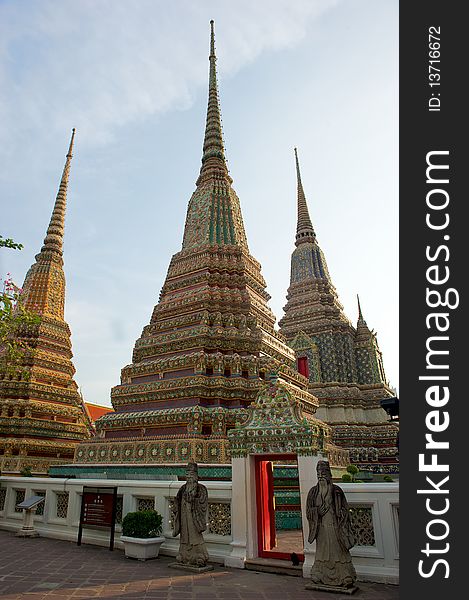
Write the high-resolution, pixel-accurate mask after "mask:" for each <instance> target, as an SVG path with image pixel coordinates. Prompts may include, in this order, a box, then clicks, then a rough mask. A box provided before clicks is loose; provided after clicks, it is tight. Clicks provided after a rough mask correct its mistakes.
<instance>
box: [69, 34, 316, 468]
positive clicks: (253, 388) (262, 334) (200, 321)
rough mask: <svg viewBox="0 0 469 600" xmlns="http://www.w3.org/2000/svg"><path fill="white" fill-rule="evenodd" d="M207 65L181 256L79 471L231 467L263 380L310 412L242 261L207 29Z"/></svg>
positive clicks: (256, 269) (246, 259)
mask: <svg viewBox="0 0 469 600" xmlns="http://www.w3.org/2000/svg"><path fill="white" fill-rule="evenodd" d="M209 65H210V66H209V93H208V110H207V119H206V128H205V138H204V144H203V156H202V166H201V169H200V174H199V177H198V179H197V181H196V189H195V191H194V193H193V194H192V197H191V199H190V201H189V205H188V209H187V216H186V223H185V228H184V236H183V242H182V248H181V250H180V252H178V253H177V254H175V255H174V256H173V257H172V259H171V262H170V265H169V269H168V273H167V276H166V280H165V282H164V285H163V288H162V290H161V293H160V298H159V302H158V304H157V305H156V306H155V308H154V310H153V314H152V316H151V320H150V323H149V324H148V325H147V326H146V327H145V328H144V329H143V333H142V335H141V337H140V338H139V339H138V340H137V342H136V343H135V347H134V351H133V359H132V364H130V365H127V366H125V367H124V368H123V369H122V373H121V382H120V384H119V385H117V386H116V387H114V388H113V389H112V391H111V400H112V404H113V407H114V409H115V413H111V414H107V415H104V416H103V417H101V418H100V419H98V420H97V421H96V429H97V436H96V437H95V438H94V439H92V440H90V441H89V442H87V443H82V444H81V445H80V446H79V447H78V448H77V451H76V455H75V463H78V464H83V463H134V464H139V463H147V464H151V463H180V462H185V461H188V460H196V461H197V462H198V463H215V464H217V463H219V464H220V463H221V464H222V463H229V462H230V448H229V444H228V441H227V433H228V432H229V431H230V430H231V429H233V428H234V427H235V426H236V424H237V422H238V423H240V422H242V421H243V419H245V418H246V416H247V412H246V409H247V407H248V406H249V405H250V404H251V402H253V401H254V400H255V399H256V397H257V395H258V393H259V391H260V390H261V389H262V388H263V386H264V385H265V382H266V381H268V380H269V379H270V377H271V376H272V374H273V373H275V374H276V375H278V377H279V379H280V381H281V382H282V384H283V385H284V386H285V388H286V389H287V390H288V391H289V393H291V394H292V396H293V397H294V398H295V399H296V400H297V401H298V402H299V403H300V404H301V407H302V410H303V412H304V414H305V416H306V417H307V418H311V419H312V418H313V415H314V413H315V411H316V408H317V406H318V401H317V399H316V398H315V397H314V396H313V395H312V394H311V393H310V392H309V391H308V380H307V378H306V377H304V376H302V375H300V374H299V373H298V371H297V369H296V364H295V354H294V352H293V350H292V349H291V348H290V347H289V346H288V345H287V343H286V340H285V339H284V337H283V336H282V335H280V334H279V333H278V332H277V331H276V329H275V328H274V325H275V317H274V315H273V313H272V311H271V309H270V308H269V306H268V301H269V299H270V296H269V295H268V293H267V292H266V289H265V288H266V284H265V281H264V278H263V276H262V274H261V267H260V264H259V263H258V262H257V261H256V260H255V258H253V257H252V256H251V254H250V252H249V248H248V242H247V238H246V233H245V230H244V224H243V218H242V214H241V208H240V204H239V200H238V197H237V195H236V193H235V191H234V190H233V188H232V179H231V177H230V175H229V173H228V168H227V164H226V160H225V151H224V144H223V137H222V130H221V120H220V104H219V99H218V89H217V73H216V56H215V39H214V33H213V23H212V34H211V43H210V56H209ZM318 427H321V428H325V429H328V428H327V426H326V425H325V424H319V425H318ZM323 435H324V436H326V435H327V433H326V432H324V434H323Z"/></svg>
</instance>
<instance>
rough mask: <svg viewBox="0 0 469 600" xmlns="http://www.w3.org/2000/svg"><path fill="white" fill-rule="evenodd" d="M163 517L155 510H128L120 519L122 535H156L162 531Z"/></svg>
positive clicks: (150, 536) (139, 536) (141, 536)
mask: <svg viewBox="0 0 469 600" xmlns="http://www.w3.org/2000/svg"><path fill="white" fill-rule="evenodd" d="M162 524H163V517H162V516H161V515H160V513H159V512H158V511H156V510H141V511H138V512H130V513H127V514H126V515H125V517H124V518H123V520H122V535H125V536H128V537H135V538H144V539H146V538H152V537H157V536H158V535H160V534H161V532H162V529H163V528H162Z"/></svg>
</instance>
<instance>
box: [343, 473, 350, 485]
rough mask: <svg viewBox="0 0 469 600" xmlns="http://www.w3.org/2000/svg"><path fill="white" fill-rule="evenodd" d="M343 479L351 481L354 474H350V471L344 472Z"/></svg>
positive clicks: (345, 481)
mask: <svg viewBox="0 0 469 600" xmlns="http://www.w3.org/2000/svg"><path fill="white" fill-rule="evenodd" d="M342 481H343V482H344V483H351V481H352V476H351V475H350V473H343V474H342Z"/></svg>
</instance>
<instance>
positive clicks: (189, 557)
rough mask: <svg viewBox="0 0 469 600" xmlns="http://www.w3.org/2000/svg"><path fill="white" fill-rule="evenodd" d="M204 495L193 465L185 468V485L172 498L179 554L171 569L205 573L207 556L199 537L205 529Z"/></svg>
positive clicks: (206, 500)
mask: <svg viewBox="0 0 469 600" xmlns="http://www.w3.org/2000/svg"><path fill="white" fill-rule="evenodd" d="M207 510H208V493H207V488H206V487H205V486H204V485H202V484H200V483H199V477H198V467H197V463H195V462H190V463H189V464H188V465H187V471H186V483H185V484H184V485H183V486H182V487H181V488H180V489H179V491H178V493H177V496H176V511H175V512H176V515H175V520H174V530H173V535H174V537H176V536H177V535H179V534H180V542H179V552H178V554H177V556H176V563H175V564H174V565H172V566H175V567H176V566H179V567H187V568H193V570H202V569H203V570H209V569H212V568H213V567H211V566H208V565H207V562H208V558H209V557H208V552H207V547H206V546H205V542H204V538H203V535H202V533H203V532H204V531H205V530H206V528H207Z"/></svg>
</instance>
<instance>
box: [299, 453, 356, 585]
mask: <svg viewBox="0 0 469 600" xmlns="http://www.w3.org/2000/svg"><path fill="white" fill-rule="evenodd" d="M317 474H318V483H317V484H316V485H315V486H314V487H312V488H311V489H310V490H309V493H308V499H307V501H306V516H307V519H308V522H309V537H308V542H309V543H310V544H311V543H312V542H313V541H314V540H316V559H315V561H314V564H313V568H312V570H311V579H312V582H313V584H316V585H319V586H326V587H334V588H346V589H347V588H353V587H354V583H355V581H356V578H357V574H356V572H355V567H354V566H353V564H352V559H351V556H350V552H349V549H350V548H352V546H354V545H355V540H354V536H353V532H352V528H351V523H350V516H349V511H348V504H347V500H346V499H345V494H344V492H343V491H342V490H341V489H340V487H339V486H337V485H334V484H333V483H332V474H331V469H330V466H329V463H328V462H327V461H325V460H320V461H319V462H318V465H317Z"/></svg>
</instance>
